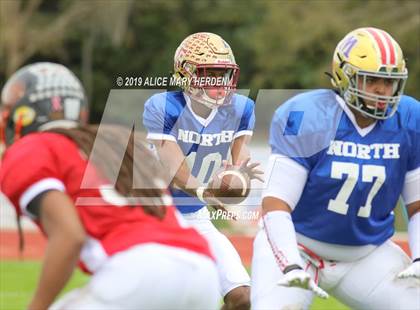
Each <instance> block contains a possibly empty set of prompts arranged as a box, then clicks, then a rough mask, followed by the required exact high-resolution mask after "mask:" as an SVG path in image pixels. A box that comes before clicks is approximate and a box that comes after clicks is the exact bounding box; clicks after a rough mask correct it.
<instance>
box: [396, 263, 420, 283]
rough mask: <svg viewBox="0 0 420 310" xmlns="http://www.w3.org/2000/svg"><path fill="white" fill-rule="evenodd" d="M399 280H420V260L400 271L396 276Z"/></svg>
mask: <svg viewBox="0 0 420 310" xmlns="http://www.w3.org/2000/svg"><path fill="white" fill-rule="evenodd" d="M397 277H398V278H399V279H406V278H417V279H420V260H417V261H415V262H413V263H412V264H411V265H410V266H408V267H407V268H405V269H404V270H403V271H401V272H400V273H399V274H398V276H397Z"/></svg>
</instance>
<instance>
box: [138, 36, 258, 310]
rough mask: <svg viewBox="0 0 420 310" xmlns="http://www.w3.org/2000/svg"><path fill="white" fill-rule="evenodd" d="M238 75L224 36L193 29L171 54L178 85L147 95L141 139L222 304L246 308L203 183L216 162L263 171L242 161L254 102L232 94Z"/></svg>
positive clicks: (240, 272)
mask: <svg viewBox="0 0 420 310" xmlns="http://www.w3.org/2000/svg"><path fill="white" fill-rule="evenodd" d="M238 77H239V67H238V65H237V64H236V62H235V58H234V55H233V53H232V50H231V48H230V46H229V45H228V44H227V43H226V41H224V40H223V39H222V38H221V37H220V36H218V35H216V34H213V33H204V32H202V33H195V34H192V35H190V36H188V37H187V38H186V39H185V40H184V41H183V42H182V43H181V45H180V46H179V47H178V49H177V50H176V52H175V57H174V78H175V79H176V80H177V83H179V84H180V85H181V86H182V88H183V91H174V92H165V93H159V94H156V95H154V96H152V97H151V98H149V99H148V101H147V102H146V104H145V110H144V114H143V123H144V126H145V127H146V129H147V131H148V135H147V138H148V139H149V140H151V141H152V142H153V144H154V145H155V146H156V149H157V152H158V155H159V157H160V159H161V161H162V163H163V164H164V165H165V166H166V167H167V170H168V172H169V173H170V174H171V175H172V176H173V182H172V184H171V186H172V187H171V192H172V195H173V196H174V201H175V204H176V205H177V207H178V209H179V210H180V211H181V212H182V213H183V215H184V218H185V219H186V220H187V221H188V222H189V223H190V224H192V225H193V226H194V227H195V228H197V230H198V231H199V232H201V233H202V234H203V235H204V236H205V237H206V238H207V239H208V241H209V244H210V247H211V249H212V251H213V253H214V254H215V257H216V261H217V267H218V271H219V278H220V284H221V285H220V286H221V295H222V296H223V297H224V301H225V305H224V308H226V309H249V306H250V297H249V282H250V278H249V275H248V273H247V271H246V270H245V268H244V267H243V265H242V262H241V259H240V257H239V255H238V253H237V252H236V250H235V248H234V247H233V245H232V244H231V243H230V241H229V240H228V239H227V238H226V236H224V235H223V234H222V233H220V232H219V231H218V230H217V229H216V228H215V227H214V225H213V224H212V223H211V221H210V218H209V212H208V211H207V209H206V208H205V206H206V205H211V206H213V207H215V208H221V209H224V207H223V204H222V203H221V202H220V200H218V199H217V198H216V197H215V196H214V195H213V194H212V193H211V191H210V190H208V189H207V187H206V184H207V183H209V181H210V180H211V179H212V175H213V174H214V172H215V171H216V170H218V169H219V168H221V167H222V166H224V167H229V166H231V165H234V166H239V167H240V169H241V170H242V171H244V172H245V173H247V174H248V175H249V177H250V178H251V179H253V178H257V179H260V180H261V178H260V176H259V174H260V173H262V171H259V170H258V169H257V168H256V166H257V164H256V163H254V164H251V163H250V162H249V155H250V152H249V150H248V148H247V145H248V143H249V141H250V137H251V135H252V132H253V127H254V122H255V115H254V102H253V101H252V100H251V99H249V98H247V97H245V96H242V95H239V94H235V90H236V86H237V82H238ZM229 157H231V163H230V164H228V160H229Z"/></svg>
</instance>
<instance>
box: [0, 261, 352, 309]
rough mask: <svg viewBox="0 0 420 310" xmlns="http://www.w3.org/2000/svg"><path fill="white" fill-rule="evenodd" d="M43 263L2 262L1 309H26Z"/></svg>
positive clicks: (76, 282) (331, 302)
mask: <svg viewBox="0 0 420 310" xmlns="http://www.w3.org/2000/svg"><path fill="white" fill-rule="evenodd" d="M40 270H41V263H40V262H38V261H22V262H19V261H0V309H2V310H18V309H19V310H20V309H25V308H26V306H27V304H28V302H29V300H30V298H31V296H32V292H33V290H34V288H35V286H36V283H37V279H38V275H39V272H40ZM88 279H89V278H88V277H87V276H85V275H84V274H82V273H81V272H80V271H77V272H76V273H75V274H74V275H73V277H72V279H71V281H70V282H69V283H68V284H67V286H66V288H65V292H67V291H69V290H71V289H73V288H75V287H79V286H82V285H83V284H84V283H86V282H87V281H88ZM311 309H316V310H321V309H322V310H329V309H334V310H342V309H348V308H347V307H345V306H343V305H342V304H341V303H339V302H338V301H337V300H335V299H334V298H332V297H330V298H329V299H328V300H326V301H324V300H321V299H318V298H317V299H316V300H315V302H314V305H313V306H312V308H311Z"/></svg>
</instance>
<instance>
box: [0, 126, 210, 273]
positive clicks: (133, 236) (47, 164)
mask: <svg viewBox="0 0 420 310" xmlns="http://www.w3.org/2000/svg"><path fill="white" fill-rule="evenodd" d="M82 182H83V183H82ZM82 184H83V188H81V187H82V186H81V185H82ZM0 186H1V187H0V189H1V191H2V192H3V193H4V194H5V195H6V196H7V197H8V198H9V199H10V201H11V202H12V203H13V205H14V207H15V209H16V212H18V214H22V213H24V214H27V215H29V216H30V217H31V214H29V213H28V212H26V207H27V206H28V204H29V203H30V202H31V201H32V199H34V198H35V197H36V196H37V195H39V194H40V193H42V192H44V191H46V190H60V191H63V192H65V193H66V194H67V195H69V196H70V197H71V199H72V200H73V202H74V204H75V206H76V209H77V212H78V214H79V217H80V220H81V222H82V224H83V226H84V228H85V230H86V233H87V235H88V241H87V242H86V244H85V245H84V247H83V249H82V251H81V254H80V260H81V263H82V266H83V267H85V268H86V269H87V271H89V272H94V271H95V270H96V269H97V268H98V267H99V266H101V265H102V263H103V262H104V261H105V260H106V258H107V257H108V256H110V255H113V254H114V253H116V252H120V251H124V250H126V249H128V248H130V247H131V246H134V245H138V244H143V243H159V244H164V245H168V246H173V247H179V248H183V249H187V250H190V251H193V252H196V253H200V254H203V255H206V256H209V257H211V254H210V250H209V248H208V245H207V242H206V241H205V240H204V238H203V237H202V236H200V235H199V234H198V233H197V232H196V231H195V230H194V229H193V228H191V227H186V225H185V224H183V223H181V222H180V221H182V217H181V216H180V215H179V214H178V211H176V209H175V208H174V207H172V206H171V207H168V208H167V212H166V215H165V218H164V219H163V220H160V219H158V218H156V217H154V216H151V215H148V214H146V213H145V212H144V211H143V209H142V208H141V207H136V206H128V205H126V204H125V205H124V203H123V202H124V197H122V196H119V195H118V194H117V193H116V191H114V190H113V187H112V186H111V185H110V184H109V182H108V181H107V180H106V179H105V178H103V177H102V176H101V174H100V173H98V172H97V171H96V170H95V168H94V167H93V166H92V165H88V160H87V159H86V158H85V157H84V155H83V154H82V153H81V152H80V151H79V149H78V147H77V145H76V144H75V143H74V142H73V141H72V140H71V139H69V138H67V137H65V136H64V135H60V134H56V133H46V132H44V133H33V134H29V135H27V136H25V137H23V138H22V139H20V140H18V141H17V142H16V143H14V144H13V145H12V146H11V147H10V148H9V149H8V150H7V151H6V153H5V154H4V157H3V161H2V165H1V168H0ZM59 207H60V206H57V208H59ZM32 218H33V217H32ZM33 220H34V221H35V223H37V224H38V225H39V226H40V228H41V229H42V227H41V225H40V223H39V221H38V220H37V219H34V218H33Z"/></svg>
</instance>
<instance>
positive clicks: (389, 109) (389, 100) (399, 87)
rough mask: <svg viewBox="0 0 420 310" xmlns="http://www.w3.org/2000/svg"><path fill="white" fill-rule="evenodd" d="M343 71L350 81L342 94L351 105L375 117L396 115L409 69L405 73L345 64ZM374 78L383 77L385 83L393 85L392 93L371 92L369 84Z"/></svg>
mask: <svg viewBox="0 0 420 310" xmlns="http://www.w3.org/2000/svg"><path fill="white" fill-rule="evenodd" d="M343 72H344V74H345V75H346V76H347V78H348V81H349V83H348V88H347V89H346V90H344V91H343V94H342V96H343V98H344V100H345V101H346V103H347V104H348V105H349V106H351V107H352V108H353V109H355V110H357V111H359V112H360V113H362V114H363V115H365V116H368V117H371V118H374V119H380V120H381V119H387V118H389V117H391V116H392V115H394V113H395V112H396V111H397V108H398V104H399V101H400V99H401V96H402V94H403V91H404V87H405V83H406V80H407V70H406V71H405V72H403V73H398V72H391V73H388V72H385V71H379V72H372V71H363V70H360V69H357V68H355V67H354V66H352V65H350V64H344V66H343ZM372 79H383V80H384V81H383V83H384V84H385V85H392V86H390V87H392V94H391V95H389V96H387V95H380V94H376V93H372V92H369V91H368V90H367V84H368V83H369V81H371V80H372Z"/></svg>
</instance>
